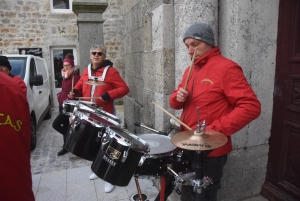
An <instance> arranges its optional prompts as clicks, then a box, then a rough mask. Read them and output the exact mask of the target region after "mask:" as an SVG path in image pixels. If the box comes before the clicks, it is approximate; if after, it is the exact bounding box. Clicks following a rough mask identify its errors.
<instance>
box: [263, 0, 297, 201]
mask: <svg viewBox="0 0 300 201" xmlns="http://www.w3.org/2000/svg"><path fill="white" fill-rule="evenodd" d="M269 145H270V150H269V158H268V165H267V175H266V180H265V183H264V185H263V187H262V195H263V196H264V197H266V198H267V199H268V200H272V201H275V200H276V201H281V200H282V201H296V200H298V201H299V200H300V0H288V1H287V0H281V1H280V3H279V18H278V38H277V56H276V72H275V86H274V105H273V116H272V128H271V137H270V140H269Z"/></svg>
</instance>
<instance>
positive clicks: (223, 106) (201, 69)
mask: <svg viewBox="0 0 300 201" xmlns="http://www.w3.org/2000/svg"><path fill="white" fill-rule="evenodd" d="M183 42H184V44H185V46H186V48H187V51H188V54H189V55H190V57H191V60H192V57H193V55H194V53H195V58H194V61H195V62H194V65H193V67H192V71H191V72H190V77H189V80H188V84H187V87H186V89H185V84H186V80H187V78H188V74H189V70H190V68H189V67H188V68H187V69H186V70H185V72H184V74H183V77H182V81H181V83H180V84H179V85H178V87H177V89H176V90H175V91H174V92H173V93H172V95H171V97H170V106H171V107H172V108H174V109H176V110H180V109H182V114H181V116H180V120H181V121H182V122H183V123H185V124H186V125H188V126H189V127H190V128H192V129H193V130H196V128H197V124H198V115H197V108H199V110H200V124H202V122H203V121H204V120H205V122H206V125H207V127H206V130H214V131H218V132H220V133H222V134H224V135H225V136H226V137H227V138H228V141H227V143H226V144H225V145H224V146H222V147H219V148H216V149H214V150H212V151H210V152H209V154H207V156H206V158H205V161H204V164H205V169H204V173H205V175H206V176H209V177H211V178H212V179H213V182H214V183H213V184H211V185H208V186H207V187H206V188H204V189H203V190H202V193H200V194H199V193H196V194H195V197H196V198H195V199H196V200H201V201H202V200H210V201H212V200H217V190H218V189H220V180H221V177H222V174H223V167H224V165H225V163H226V160H227V154H228V153H229V152H231V151H232V144H231V139H230V136H231V135H232V134H234V133H236V132H237V131H239V130H240V129H242V128H243V127H244V126H246V125H247V124H249V123H250V122H251V121H252V120H254V119H256V118H257V117H258V116H259V115H260V112H261V105H260V102H259V100H258V99H257V97H256V95H255V93H254V91H253V90H252V88H251V86H250V85H249V83H248V82H247V79H246V78H245V76H244V74H243V71H242V68H241V67H240V66H239V65H238V64H236V63H235V62H233V61H231V60H229V59H227V58H225V57H223V56H222V55H221V52H220V49H219V47H217V46H215V39H214V34H213V31H212V29H211V27H210V26H209V25H208V24H206V23H195V24H193V25H191V26H190V27H189V28H188V29H187V30H186V32H185V33H184V35H183ZM180 129H181V131H184V130H186V128H185V127H183V126H181V128H180Z"/></svg>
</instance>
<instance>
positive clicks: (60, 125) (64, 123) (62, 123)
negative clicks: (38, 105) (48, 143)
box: [52, 107, 70, 143]
mask: <svg viewBox="0 0 300 201" xmlns="http://www.w3.org/2000/svg"><path fill="white" fill-rule="evenodd" d="M62 109H63V108H62V107H59V114H58V115H57V117H56V118H55V119H54V121H53V123H52V127H53V128H54V129H55V130H56V131H57V132H59V133H60V134H62V135H63V136H64V143H65V137H66V133H67V132H68V129H69V126H70V122H69V118H70V116H68V115H65V114H63V113H62Z"/></svg>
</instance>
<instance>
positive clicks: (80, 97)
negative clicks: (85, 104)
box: [75, 97, 100, 99]
mask: <svg viewBox="0 0 300 201" xmlns="http://www.w3.org/2000/svg"><path fill="white" fill-rule="evenodd" d="M75 98H76V99H83V98H89V99H91V98H92V99H93V98H94V99H97V98H100V97H75Z"/></svg>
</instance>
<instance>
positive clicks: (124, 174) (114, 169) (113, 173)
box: [91, 137, 144, 186]
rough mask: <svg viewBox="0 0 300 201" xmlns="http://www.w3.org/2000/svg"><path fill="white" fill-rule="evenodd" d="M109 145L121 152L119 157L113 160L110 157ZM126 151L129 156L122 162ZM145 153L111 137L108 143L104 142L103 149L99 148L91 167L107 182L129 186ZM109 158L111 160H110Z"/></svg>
mask: <svg viewBox="0 0 300 201" xmlns="http://www.w3.org/2000/svg"><path fill="white" fill-rule="evenodd" d="M108 138H109V137H108ZM109 147H110V148H113V149H114V150H117V151H118V152H120V153H121V154H120V157H119V158H118V159H114V160H113V159H111V158H110V157H109V155H108V153H107V150H108V148H109ZM125 151H128V156H127V158H126V160H125V161H124V162H122V158H123V155H124V152H125ZM143 155H144V153H142V152H138V151H135V150H134V149H132V148H129V146H125V145H122V144H120V143H118V142H117V140H116V139H115V138H109V139H108V143H106V144H102V146H101V149H99V151H98V154H97V156H96V159H95V160H94V162H93V164H92V166H91V169H92V171H93V172H94V173H95V174H96V175H97V176H98V177H100V178H101V179H103V180H104V181H106V182H109V183H111V184H113V185H116V186H127V185H128V184H129V182H130V180H131V178H132V176H133V174H134V171H135V170H136V167H137V165H138V163H139V161H140V159H141V157H142V156H143ZM108 160H109V161H110V162H108ZM113 164H114V165H113Z"/></svg>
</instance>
